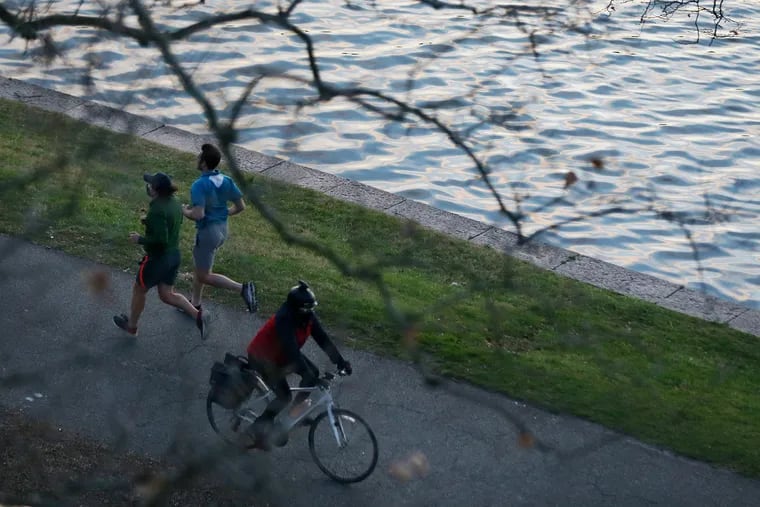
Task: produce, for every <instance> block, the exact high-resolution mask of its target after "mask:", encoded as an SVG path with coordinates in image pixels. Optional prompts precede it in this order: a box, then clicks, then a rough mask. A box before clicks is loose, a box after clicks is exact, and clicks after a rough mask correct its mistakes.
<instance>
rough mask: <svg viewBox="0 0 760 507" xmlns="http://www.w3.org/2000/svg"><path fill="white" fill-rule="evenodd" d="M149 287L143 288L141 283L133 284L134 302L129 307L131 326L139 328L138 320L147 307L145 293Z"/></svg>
mask: <svg viewBox="0 0 760 507" xmlns="http://www.w3.org/2000/svg"><path fill="white" fill-rule="evenodd" d="M147 293H148V289H143V288H142V287H141V286H140V284H139V283H135V284H134V285H133V286H132V303H131V306H130V309H129V323H128V325H129V327H131V328H135V329H137V322H138V321H139V320H140V315H142V312H143V310H144V309H145V295H146V294H147Z"/></svg>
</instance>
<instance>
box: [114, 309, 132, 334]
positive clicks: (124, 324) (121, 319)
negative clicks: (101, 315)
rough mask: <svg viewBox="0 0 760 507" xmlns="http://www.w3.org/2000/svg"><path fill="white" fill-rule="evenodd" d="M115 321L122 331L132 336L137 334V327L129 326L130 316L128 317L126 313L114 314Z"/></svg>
mask: <svg viewBox="0 0 760 507" xmlns="http://www.w3.org/2000/svg"><path fill="white" fill-rule="evenodd" d="M113 323H114V325H115V326H116V327H118V328H119V329H121V330H122V331H126V332H127V333H129V334H131V335H132V336H137V328H136V327H129V317H127V316H126V315H125V314H123V313H122V314H121V315H114V316H113Z"/></svg>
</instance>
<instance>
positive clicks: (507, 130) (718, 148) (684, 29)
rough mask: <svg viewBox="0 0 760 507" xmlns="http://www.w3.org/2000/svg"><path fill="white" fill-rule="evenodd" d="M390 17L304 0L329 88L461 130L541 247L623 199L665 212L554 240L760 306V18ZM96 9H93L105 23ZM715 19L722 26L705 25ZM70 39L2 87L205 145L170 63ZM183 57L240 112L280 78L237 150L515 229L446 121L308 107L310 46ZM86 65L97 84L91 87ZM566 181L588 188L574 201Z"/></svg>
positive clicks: (577, 191) (232, 48) (252, 43)
mask: <svg viewBox="0 0 760 507" xmlns="http://www.w3.org/2000/svg"><path fill="white" fill-rule="evenodd" d="M377 4H378V6H376V7H373V6H372V4H371V3H370V2H362V1H357V2H351V3H350V4H346V3H343V2H341V1H339V0H330V1H322V2H319V1H308V0H307V1H306V2H304V3H303V4H302V5H301V6H299V8H298V9H297V10H296V13H295V14H294V15H293V17H292V21H293V23H295V24H297V25H298V26H299V27H301V28H302V29H303V30H304V31H306V32H307V33H308V34H309V35H310V36H311V37H312V38H313V40H314V43H315V48H316V55H317V58H318V59H319V63H320V65H321V68H322V78H323V79H324V80H325V81H326V82H328V83H331V84H332V85H336V86H344V87H348V86H362V87H367V88H375V89H377V90H381V91H383V92H384V93H387V94H388V95H390V96H392V97H394V98H396V99H399V100H404V101H406V102H408V103H409V104H410V105H413V106H414V107H418V108H423V109H424V110H425V111H426V112H428V113H430V114H432V115H434V116H435V117H436V118H438V119H440V120H441V121H442V122H443V123H444V124H445V125H447V126H449V127H450V128H451V129H453V130H455V131H456V132H457V133H458V135H460V136H461V137H462V139H464V140H465V141H466V143H467V144H468V146H470V147H471V149H472V150H473V152H474V153H475V154H476V155H477V156H478V157H479V159H480V160H482V161H484V162H485V163H487V165H488V171H489V178H490V180H491V183H492V184H493V185H494V187H495V189H496V190H497V192H498V194H499V196H500V198H501V199H503V202H504V205H505V206H506V207H507V208H508V209H509V210H511V211H516V210H517V209H518V206H519V210H520V211H521V212H522V213H524V214H525V215H526V216H527V218H526V222H525V223H524V230H523V232H524V233H526V234H529V233H531V232H533V231H536V230H539V229H541V228H543V227H547V226H549V225H551V224H553V223H556V222H558V221H563V220H572V219H573V218H575V217H578V216H582V215H584V214H588V213H595V212H600V211H602V210H605V209H608V208H609V207H610V206H611V205H612V204H611V203H615V205H620V206H623V207H625V208H626V209H648V211H646V210H645V211H642V212H639V213H633V214H609V215H602V216H598V217H596V218H589V219H585V220H581V221H577V222H570V223H569V224H568V225H565V226H563V227H562V228H560V229H559V230H556V231H550V232H548V233H546V234H544V235H542V238H543V240H544V241H547V242H550V243H553V244H556V245H559V246H563V247H565V248H569V249H571V250H574V251H577V252H580V253H583V254H586V255H590V256H593V257H598V258H601V259H604V260H607V261H610V262H613V263H615V264H619V265H622V266H626V267H629V268H632V269H635V270H638V271H641V272H645V273H650V274H653V275H655V276H658V277H661V278H664V279H668V280H671V281H673V282H675V283H681V284H685V285H687V286H690V287H693V288H705V289H706V290H707V291H708V292H710V293H712V294H715V295H719V296H721V297H724V298H727V299H732V300H736V301H741V302H743V303H745V304H746V305H748V306H751V307H754V308H760V289H759V288H758V287H760V230H759V229H758V216H759V215H760V141H759V139H760V137H759V136H758V134H760V114H759V108H758V102H759V101H760V84H758V83H759V82H760V80H759V79H758V77H759V76H758V72H759V71H758V69H760V6H758V5H756V4H753V3H752V2H750V1H747V0H739V1H729V0H726V2H724V8H725V13H726V14H727V16H729V19H726V20H724V21H723V23H722V24H721V26H720V27H719V29H718V34H719V35H721V37H720V38H718V39H715V40H712V41H711V38H710V34H709V33H705V32H703V33H701V34H699V32H698V31H697V29H696V28H695V17H694V16H693V15H692V16H691V17H687V15H686V14H685V13H679V14H677V15H676V16H675V17H674V18H673V19H671V20H670V21H668V22H666V21H662V20H660V21H657V22H654V20H653V21H651V22H649V23H646V24H644V25H643V26H642V25H640V24H639V17H640V15H641V13H642V11H643V3H637V2H633V3H629V4H622V5H620V6H619V8H618V9H617V10H616V11H615V12H614V13H612V14H610V13H609V12H608V11H606V10H605V9H604V6H605V5H606V4H607V2H601V3H596V2H591V3H590V4H587V5H584V6H583V7H582V8H574V9H573V10H565V11H564V12H562V14H561V15H560V16H558V18H557V19H558V20H559V21H565V22H566V21H568V20H575V21H577V23H578V26H579V27H580V28H581V30H577V31H572V32H569V31H567V30H564V29H558V30H556V31H554V32H553V33H552V32H550V29H551V27H547V26H546V25H545V24H544V23H542V22H540V21H539V20H536V19H531V18H523V21H526V22H528V23H530V24H531V25H530V26H533V27H535V28H537V29H538V31H537V32H536V33H537V39H536V40H537V42H538V46H537V55H536V54H533V52H532V51H531V46H530V44H529V43H528V40H527V38H526V36H525V34H524V33H523V32H521V31H519V30H517V29H515V27H514V23H509V22H507V23H505V22H497V21H495V20H485V21H483V19H482V18H475V17H473V16H472V15H471V14H469V13H467V12H465V11H461V10H457V11H454V10H441V11H434V10H432V9H430V8H427V7H424V6H419V5H416V4H415V3H414V2H400V1H398V2H397V1H383V2H377ZM51 5H52V7H51V8H52V9H53V10H56V11H67V9H68V10H70V9H72V8H73V6H74V5H78V4H75V3H74V2H54V3H52V4H51ZM88 5H89V6H90V7H92V4H89V3H86V4H85V5H84V6H83V7H82V8H81V9H80V13H81V14H89V15H95V14H97V13H98V11H97V9H95V8H92V9H90V10H88ZM481 5H484V4H482V3H481ZM558 5H560V3H558ZM251 6H253V7H254V8H256V9H261V10H264V11H267V12H274V10H273V7H272V5H271V4H270V3H267V2H234V1H226V2H225V1H218V0H211V1H208V2H207V3H206V4H205V5H198V6H193V7H191V8H181V9H180V8H167V7H155V8H154V10H153V12H154V15H156V16H157V17H158V18H159V19H161V21H162V22H163V23H165V24H168V25H171V26H176V27H180V26H184V25H186V24H189V23H191V22H194V21H197V20H201V19H203V18H205V17H208V16H209V15H210V14H213V13H215V12H221V11H229V10H231V9H240V8H248V7H251ZM699 23H700V26H701V27H702V28H704V29H708V31H712V29H713V28H714V27H713V25H711V24H710V23H711V18H709V17H708V16H707V15H706V14H704V13H703V14H702V15H701V17H700V18H699ZM4 33H5V32H4ZM698 35H699V40H698ZM54 39H55V40H56V41H57V42H58V43H59V44H60V47H61V49H62V50H63V51H64V55H65V56H64V58H63V59H58V60H56V61H54V62H53V63H52V64H51V65H50V66H47V67H46V66H44V65H41V64H39V63H37V62H35V61H33V60H32V59H31V58H30V56H33V55H34V54H35V53H34V50H33V49H32V50H31V51H29V52H26V53H25V52H24V45H23V43H21V42H20V41H18V40H13V41H10V42H6V43H5V44H4V45H3V46H2V48H0V72H2V73H3V74H4V75H7V76H12V77H16V78H19V79H23V80H26V81H29V82H33V83H36V84H40V85H42V86H46V87H48V88H52V89H56V90H59V91H63V92H66V93H71V94H74V95H79V96H82V97H85V98H88V99H91V100H97V101H100V102H102V103H105V104H109V105H112V106H119V107H123V108H125V109H127V110H129V111H131V112H134V113H137V114H143V115H148V116H152V117H154V118H159V119H163V120H164V121H166V122H167V123H169V124H172V125H175V126H177V127H180V128H184V129H188V130H192V131H197V132H205V120H204V118H203V116H202V114H201V109H200V107H199V106H198V105H197V104H196V103H195V102H194V101H193V100H192V99H191V98H189V97H188V96H187V95H186V94H185V93H183V92H181V91H180V86H179V84H178V82H177V81H176V79H174V78H172V77H170V76H169V75H168V73H167V72H166V69H165V67H164V66H163V65H162V64H161V63H160V58H159V57H158V55H157V53H156V51H155V50H154V49H151V48H139V47H137V46H136V45H135V44H131V43H126V44H125V43H122V42H119V41H116V40H100V39H99V38H98V37H97V35H96V34H95V33H94V32H92V31H89V30H81V29H80V30H76V29H73V28H67V29H60V30H57V31H56V32H54ZM174 51H175V53H176V55H177V57H178V59H179V60H180V61H181V62H182V64H183V65H184V66H185V68H186V69H188V71H190V72H192V76H193V78H194V79H195V81H196V83H197V84H198V85H199V86H200V87H201V89H202V90H203V91H204V92H206V93H207V94H208V95H209V97H210V98H211V99H212V100H213V102H214V104H215V105H217V106H219V107H222V108H226V109H225V111H229V104H231V103H232V102H234V101H235V100H236V99H237V97H238V96H239V95H240V93H241V92H242V91H243V90H244V88H245V86H246V85H247V84H248V83H249V82H250V81H251V80H253V79H255V78H256V77H257V76H261V75H264V74H265V75H267V76H268V77H267V78H265V79H263V80H262V81H261V82H260V83H259V84H258V85H257V86H256V88H255V89H254V91H253V93H252V95H251V100H250V103H249V105H248V106H247V107H246V108H245V109H244V112H243V114H242V116H241V118H240V120H239V123H238V127H240V129H241V139H240V144H243V145H245V146H246V147H248V148H250V149H253V150H256V151H260V152H263V153H267V154H270V155H275V156H278V157H282V158H286V159H289V160H292V161H294V162H298V163H301V164H304V165H309V166H312V167H314V168H317V169H320V170H323V171H326V172H331V173H335V174H340V175H342V176H345V177H348V178H352V179H356V180H359V181H363V182H365V183H368V184H370V185H373V186H376V187H379V188H382V189H385V190H388V191H390V192H396V193H399V194H402V195H405V196H406V197H409V198H411V199H416V200H418V201H422V202H426V203H428V204H431V205H434V206H437V207H439V208H442V209H445V210H448V211H452V212H455V213H459V214H461V215H464V216H467V217H470V218H473V219H476V220H481V221H485V222H489V223H492V224H496V225H498V226H502V227H504V228H506V229H509V230H514V225H513V224H512V223H511V222H510V221H509V220H508V219H507V218H506V217H505V216H504V215H503V214H502V213H501V212H500V211H499V207H498V205H497V201H496V199H495V197H494V195H493V193H492V192H491V191H490V190H489V189H488V187H487V186H486V185H485V184H484V182H483V179H482V178H481V177H480V173H479V172H478V170H477V168H476V167H475V165H474V164H473V162H472V160H470V159H469V158H468V157H467V156H465V155H464V154H463V153H462V151H461V150H459V149H457V148H456V147H455V146H453V145H452V143H451V142H450V140H449V139H448V138H447V136H446V135H444V134H443V133H441V132H440V131H438V130H436V129H435V128H433V127H432V126H431V125H430V124H426V123H424V122H422V121H420V120H419V119H414V118H411V117H410V118H408V119H407V120H405V121H403V122H399V123H393V122H388V121H386V120H384V119H382V118H380V117H379V116H378V115H377V114H375V113H372V112H368V111H367V110H364V109H362V108H361V107H359V106H358V105H356V104H354V103H351V102H349V101H347V100H344V99H334V100H332V101H330V102H327V103H320V104H318V105H316V106H309V107H305V108H297V106H298V104H299V103H300V102H302V101H304V100H308V99H312V98H314V91H313V89H311V88H310V87H309V86H307V85H305V84H303V82H302V81H299V80H297V79H296V80H294V79H292V78H294V77H295V78H303V79H309V78H310V74H309V72H308V62H307V60H306V53H305V51H304V49H303V45H302V44H301V43H300V41H299V40H298V39H297V38H296V37H295V36H294V35H293V34H291V33H288V32H285V31H284V30H282V29H279V28H273V27H268V26H263V25H260V24H258V23H257V22H255V21H253V20H245V21H237V22H235V23H231V24H227V25H224V26H220V27H218V28H216V29H213V30H211V31H206V32H203V33H199V34H196V35H194V36H192V38H191V39H190V40H189V41H187V42H183V43H181V44H177V45H175V47H174ZM87 68H91V69H92V85H93V86H92V87H90V88H85V87H83V86H82V81H83V80H82V76H83V72H84V71H85V70H86V69H87ZM372 104H373V105H375V106H382V107H384V108H385V111H386V112H395V110H394V109H393V108H390V107H388V106H387V105H382V104H381V103H380V102H377V101H372ZM593 160H597V161H598V163H597V164H594V163H592V161H593ZM568 171H573V172H574V173H575V174H576V175H577V176H578V178H579V181H578V182H577V183H575V184H574V185H572V186H570V187H569V188H567V189H566V188H565V175H566V174H567V172H568ZM559 197H564V199H563V200H561V201H560V202H559V204H553V205H551V206H548V207H547V206H546V205H547V204H548V203H550V202H551V200H552V199H555V198H559ZM663 217H665V218H670V219H671V220H663ZM673 218H676V219H683V220H686V225H685V229H684V228H682V227H679V225H678V224H677V223H675V222H674V221H673V220H672V219H673ZM685 230H686V231H688V233H689V234H690V237H691V241H689V240H688V239H687V235H686V234H685V232H684V231H685ZM694 248H696V250H697V252H698V257H699V259H700V260H701V266H702V268H703V269H702V271H701V272H700V270H699V269H698V268H697V264H696V262H695V260H694V258H695V256H694V250H693V249H694Z"/></svg>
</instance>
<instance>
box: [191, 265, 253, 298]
mask: <svg viewBox="0 0 760 507" xmlns="http://www.w3.org/2000/svg"><path fill="white" fill-rule="evenodd" d="M204 285H210V286H212V287H216V288H218V289H227V290H234V291H237V292H240V291H241V290H242V288H243V284H241V283H238V282H236V281H235V280H231V279H230V278H227V277H226V276H224V275H220V274H218V273H212V272H211V270H201V269H196V270H195V276H194V277H193V303H194V304H196V305H198V304H200V302H201V296H202V294H203V286H204Z"/></svg>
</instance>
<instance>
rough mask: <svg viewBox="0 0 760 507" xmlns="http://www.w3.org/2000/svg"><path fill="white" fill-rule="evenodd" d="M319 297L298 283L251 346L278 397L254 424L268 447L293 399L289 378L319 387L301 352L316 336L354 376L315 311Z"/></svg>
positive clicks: (258, 366) (256, 364) (254, 359)
mask: <svg viewBox="0 0 760 507" xmlns="http://www.w3.org/2000/svg"><path fill="white" fill-rule="evenodd" d="M316 306H317V298H316V297H315V295H314V292H313V291H312V290H311V289H310V288H309V285H308V284H307V283H306V282H304V281H302V280H299V281H298V285H296V286H295V287H293V288H291V289H290V291H289V292H288V296H287V299H286V301H285V302H284V303H283V304H282V306H280V308H279V310H277V312H276V313H275V314H274V315H272V316H271V317H270V318H269V320H267V321H266V323H265V324H264V326H263V327H262V328H261V329H260V330H259V331H258V333H256V336H254V337H253V339H252V340H251V342H250V344H249V345H248V349H247V352H248V360H249V361H250V364H251V366H252V367H253V368H255V369H256V370H257V371H258V372H259V373H260V374H261V376H262V377H263V379H264V382H266V383H267V384H268V385H269V386H270V388H271V389H272V390H273V391H274V393H275V394H276V395H277V398H275V399H274V400H272V401H271V402H270V403H269V405H268V406H267V407H266V409H265V410H264V412H263V413H262V414H261V416H259V417H258V418H257V419H256V421H254V423H253V425H252V428H251V429H252V431H253V433H254V436H255V437H256V440H257V441H258V442H260V443H263V444H264V446H265V447H266V440H267V439H268V438H267V437H268V436H269V435H270V433H271V429H272V423H273V421H274V418H275V416H276V415H277V414H278V413H279V412H280V411H281V410H282V409H283V408H285V407H286V406H287V405H288V403H290V402H291V400H292V399H293V395H292V393H291V391H290V386H289V385H288V382H287V379H286V376H287V375H288V374H289V373H296V374H298V375H300V376H301V384H300V386H301V387H311V386H315V385H317V384H319V382H320V379H319V369H318V368H317V367H316V366H315V365H314V363H312V362H311V361H310V360H309V359H308V358H307V357H306V356H304V355H303V354H302V353H301V347H303V345H304V344H305V343H306V340H308V339H309V336H312V337H313V338H314V340H315V341H316V342H317V345H319V346H320V348H321V349H322V350H323V351H324V352H325V353H326V354H327V355H328V357H329V358H330V360H331V361H332V362H333V363H334V364H335V365H336V366H337V367H338V369H339V370H342V371H344V372H345V373H346V374H347V375H351V372H352V370H351V363H349V362H348V361H346V360H345V359H344V358H343V356H342V355H341V354H340V352H339V351H338V349H337V348H336V347H335V345H334V344H333V342H332V340H331V339H330V337H329V336H328V335H327V333H326V332H325V330H324V329H323V328H322V324H321V323H320V322H319V318H317V315H316V313H314V308H315V307H316ZM306 397H308V393H299V396H298V397H297V398H296V402H300V401H303V400H304V399H305V398H306Z"/></svg>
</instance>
